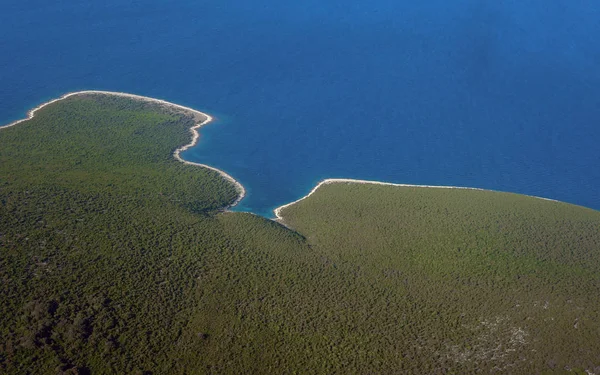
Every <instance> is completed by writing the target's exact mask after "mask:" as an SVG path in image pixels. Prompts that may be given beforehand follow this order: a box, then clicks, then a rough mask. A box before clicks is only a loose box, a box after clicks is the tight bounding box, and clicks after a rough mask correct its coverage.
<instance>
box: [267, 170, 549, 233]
mask: <svg viewBox="0 0 600 375" xmlns="http://www.w3.org/2000/svg"><path fill="white" fill-rule="evenodd" d="M335 183H353V184H373V185H386V186H397V187H417V188H434V189H463V190H479V191H494V190H487V189H480V188H473V187H463V186H436V185H410V184H395V183H392V182H383V181H369V180H355V179H351V178H327V179H325V180H323V181H321V182H319V183H318V184H317V186H315V187H314V188H313V189H312V190H311V191H310V193H308V194H307V195H305V196H303V197H302V198H300V199H297V200H295V201H293V202H291V203H287V204H284V205H283V206H280V207H277V208H276V209H275V210H273V212H274V213H275V221H277V222H279V223H283V216H282V215H281V211H282V210H283V209H284V208H286V207H289V206H291V205H294V204H296V203H298V202H300V201H303V200H304V199H306V198H308V197H310V196H311V195H313V194H314V193H315V192H316V191H317V190H318V189H319V188H320V187H321V186H323V185H327V184H335ZM522 195H525V194H522ZM527 196H528V197H532V198H537V199H543V200H547V201H551V202H559V201H557V200H554V199H549V198H543V197H536V196H533V195H527Z"/></svg>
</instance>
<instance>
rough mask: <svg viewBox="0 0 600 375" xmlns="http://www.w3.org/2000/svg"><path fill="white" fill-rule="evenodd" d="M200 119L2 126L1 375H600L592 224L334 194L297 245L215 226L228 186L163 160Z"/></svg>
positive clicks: (113, 103) (387, 192) (480, 206)
mask: <svg viewBox="0 0 600 375" xmlns="http://www.w3.org/2000/svg"><path fill="white" fill-rule="evenodd" d="M193 123H194V119H193V118H192V117H191V116H190V115H185V114H183V113H178V112H177V111H173V110H172V109H167V108H164V107H160V106H157V105H156V104H147V103H146V104H143V103H141V102H138V101H135V100H131V99H126V98H119V97H114V96H106V95H85V96H84V95H81V96H76V97H70V98H68V99H66V100H64V101H61V102H58V103H55V104H53V105H50V106H48V107H45V108H44V109H43V110H41V111H39V112H38V113H37V115H36V117H35V118H34V119H32V120H30V121H27V122H25V123H22V124H19V125H18V126H15V127H12V128H7V129H0V292H1V294H0V296H1V297H0V337H1V340H0V373H9V374H23V373H25V374H26V373H31V374H41V373H61V372H64V373H82V374H85V373H92V374H97V373H108V374H122V373H139V374H144V373H147V374H150V373H151V374H178V373H207V374H227V373H230V374H241V373H302V374H304V373H308V374H309V373H320V374H330V373H363V374H374V373H416V374H423V373H469V372H475V371H476V370H478V371H480V372H482V373H489V372H491V371H497V372H510V373H541V372H545V371H547V372H550V373H553V372H560V371H564V370H565V369H572V370H574V371H584V370H586V369H588V370H594V368H595V367H597V366H600V324H599V323H600V316H598V312H599V309H600V301H599V299H598V296H599V295H600V294H599V292H600V291H599V285H600V277H599V276H600V272H599V271H598V270H600V268H599V267H598V266H599V264H598V263H599V262H600V256H599V255H600V254H599V253H600V213H599V212H596V211H592V210H587V209H583V208H580V207H575V206H571V205H567V204H560V203H553V202H546V201H541V200H536V199H532V198H526V197H522V196H518V195H511V194H500V193H490V192H478V191H458V190H434V189H407V188H395V187H384V186H374V185H357V184H336V185H328V186H325V187H322V188H321V189H319V190H318V192H317V193H316V194H314V195H313V196H311V197H310V198H309V199H306V200H304V201H302V202H300V203H298V204H297V205H294V206H291V207H289V208H287V209H285V210H284V212H283V214H284V216H285V220H286V224H288V225H290V226H291V227H293V228H295V229H296V230H297V232H295V231H292V230H289V229H286V228H284V227H282V226H281V225H279V224H277V223H274V222H272V221H269V220H266V219H263V218H260V217H257V216H254V215H250V214H242V213H221V209H222V207H226V206H227V205H228V204H230V203H231V202H233V201H234V200H235V198H236V191H235V187H234V186H233V185H232V184H230V183H229V182H227V181H225V180H224V179H223V178H221V177H220V176H219V175H218V173H216V172H214V171H211V170H207V169H204V168H199V167H195V166H190V165H184V164H182V163H180V162H177V161H175V160H174V159H173V156H172V153H173V151H174V149H175V148H177V147H178V146H180V145H182V144H185V143H188V142H189V139H190V134H189V128H190V126H192V125H193ZM597 370H600V369H597ZM596 372H600V371H596Z"/></svg>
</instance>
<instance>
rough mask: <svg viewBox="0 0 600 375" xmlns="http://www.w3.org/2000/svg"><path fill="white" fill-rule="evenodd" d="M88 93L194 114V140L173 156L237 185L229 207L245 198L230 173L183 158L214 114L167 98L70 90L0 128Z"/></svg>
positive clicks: (21, 121)
mask: <svg viewBox="0 0 600 375" xmlns="http://www.w3.org/2000/svg"><path fill="white" fill-rule="evenodd" d="M88 94H92V95H112V96H120V97H125V98H131V99H135V100H140V101H144V102H150V103H156V104H160V105H164V106H166V107H170V108H173V109H177V110H181V111H184V112H187V113H191V114H193V115H194V119H195V120H196V121H197V122H196V124H195V125H194V126H193V127H192V128H191V129H190V131H191V132H192V141H191V142H190V143H188V144H187V145H184V146H181V147H179V148H178V149H176V150H175V152H174V153H173V156H174V157H175V159H177V160H179V161H180V162H182V163H184V164H190V165H195V166H199V167H203V168H208V169H211V170H213V171H216V172H218V173H219V174H220V175H221V176H223V178H225V179H226V180H228V181H230V182H231V183H232V184H234V185H235V188H236V190H237V191H238V197H237V199H236V200H235V201H234V202H233V203H232V204H231V205H230V206H229V207H228V208H231V207H234V206H236V205H237V204H238V203H239V202H240V201H241V200H242V199H244V197H245V196H246V189H244V186H243V185H242V184H240V183H239V182H238V181H237V180H236V179H234V178H233V177H231V176H230V175H229V174H227V173H226V172H224V171H222V170H220V169H217V168H214V167H211V166H210V165H206V164H201V163H195V162H191V161H187V160H185V159H183V158H182V157H181V153H182V152H183V151H186V150H187V149H189V148H191V147H194V146H195V145H196V144H197V143H198V139H199V138H200V134H199V133H198V129H200V128H201V127H202V126H204V125H206V124H208V123H209V122H211V121H212V120H213V118H212V116H210V115H208V114H206V113H204V112H200V111H197V110H195V109H193V108H189V107H184V106H182V105H179V104H175V103H171V102H168V101H166V100H162V99H155V98H150V97H147V96H141V95H135V94H128V93H124V92H113V91H98V90H85V91H76V92H70V93H67V94H65V95H63V96H61V97H60V98H57V99H53V100H50V101H47V102H45V103H42V104H40V105H38V106H37V107H35V108H33V109H32V110H30V111H29V112H27V118H24V119H21V120H17V121H14V122H12V123H10V124H8V125H6V126H2V127H0V129H2V128H9V127H12V126H15V125H19V124H21V123H23V122H25V121H28V120H31V119H32V118H33V117H34V116H35V114H36V112H37V111H39V110H41V109H42V108H44V107H46V106H48V105H50V104H53V103H56V102H58V101H61V100H65V99H67V98H69V97H72V96H76V95H88Z"/></svg>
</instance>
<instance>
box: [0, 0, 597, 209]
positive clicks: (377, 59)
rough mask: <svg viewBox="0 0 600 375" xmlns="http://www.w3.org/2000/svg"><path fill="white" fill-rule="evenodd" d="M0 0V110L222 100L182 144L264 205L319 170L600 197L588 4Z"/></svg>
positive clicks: (593, 26) (293, 191)
mask: <svg viewBox="0 0 600 375" xmlns="http://www.w3.org/2000/svg"><path fill="white" fill-rule="evenodd" d="M123 3H124V2H123V1H117V0H102V1H99V0H91V1H72V0H69V1H66V0H58V1H53V2H48V1H39V0H30V1H27V2H22V1H15V0H4V1H2V4H0V122H1V123H7V122H10V121H12V120H15V119H18V118H21V117H23V115H24V114H25V112H26V111H27V110H28V109H29V108H31V107H33V106H35V105H36V104H39V103H40V102H43V101H46V100H47V99H50V98H53V97H56V96H58V95H60V94H63V93H65V92H69V91H75V90H83V89H101V90H113V91H126V92H132V93H136V94H141V95H147V96H152V97H158V98H163V99H166V100H169V101H172V102H176V103H180V104H183V105H187V106H191V107H194V108H198V109H200V110H204V111H207V112H209V113H212V114H215V115H216V116H217V117H218V119H219V121H217V122H215V123H214V124H212V125H210V126H208V127H206V128H204V129H203V130H202V132H201V133H202V141H201V143H200V145H199V146H198V147H197V148H195V149H193V150H191V151H189V152H187V153H186V154H185V155H184V156H185V157H186V158H188V159H190V160H195V161H200V162H202V163H207V164H210V165H213V166H216V167H218V168H221V169H224V170H225V171H227V172H228V173H230V174H231V175H232V176H233V177H235V178H236V179H238V180H239V181H240V182H241V183H242V184H243V185H244V186H245V187H246V188H247V189H248V191H249V196H248V197H247V198H246V199H245V200H244V201H243V202H242V204H241V206H240V209H242V210H251V211H253V212H256V213H259V214H263V215H270V211H271V209H272V208H274V207H276V206H278V205H281V204H283V203H287V202H289V201H292V200H295V199H297V198H299V197H300V196H302V195H304V194H306V193H307V192H308V191H309V190H310V189H311V188H312V186H314V184H315V183H317V182H318V181H319V180H320V179H322V178H326V177H348V178H361V179H375V180H385V181H390V182H400V183H412V184H435V185H461V186H473V187H481V188H488V189H495V190H504V191H512V192H518V193H525V194H531V195H538V196H543V197H549V198H554V199H559V200H563V201H567V202H572V203H576V204H580V205H584V206H588V207H592V208H595V209H600V192H599V190H598V186H600V147H599V143H600V39H599V38H598V36H600V2H598V1H597V0H577V1H574V0H552V1H548V0H503V1H498V0H493V1H492V0H489V1H488V0H454V1H448V0H423V1H408V0H370V1H366V0H365V1H357V0H345V1H341V0H329V1H317V0H306V1H302V2H292V1H281V0H255V1H252V2H249V1H245V0H218V1H217V0H209V1H197V0H194V1H191V0H190V1H188V0H186V1H172V2H166V1H156V0H146V1H131V2H129V4H127V5H124V4H123Z"/></svg>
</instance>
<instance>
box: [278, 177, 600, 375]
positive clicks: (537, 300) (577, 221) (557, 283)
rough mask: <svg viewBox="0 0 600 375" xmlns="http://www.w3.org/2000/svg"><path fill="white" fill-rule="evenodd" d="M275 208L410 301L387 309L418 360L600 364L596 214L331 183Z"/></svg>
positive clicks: (599, 228) (518, 199) (538, 368)
mask: <svg viewBox="0 0 600 375" xmlns="http://www.w3.org/2000/svg"><path fill="white" fill-rule="evenodd" d="M283 215H284V217H285V220H286V223H288V224H289V225H290V226H291V227H293V228H295V229H297V230H298V231H299V232H300V233H305V234H306V236H307V240H308V242H309V243H310V244H311V245H312V246H313V249H314V250H315V251H317V252H319V253H322V254H323V256H326V257H328V258H329V259H330V260H331V261H332V262H335V263H337V264H343V265H345V266H347V267H356V269H359V270H360V275H361V277H364V278H365V279H368V280H369V281H371V282H373V283H376V284H380V285H387V286H388V287H389V288H390V290H392V291H394V294H395V297H396V298H400V299H402V300H404V301H406V303H408V304H412V305H413V306H415V307H416V309H415V310H413V314H409V313H400V312H397V311H396V312H395V314H397V315H396V316H397V317H398V318H400V317H401V318H402V320H401V322H402V323H401V326H402V328H399V327H395V329H398V334H399V335H405V334H407V333H409V332H410V334H409V335H412V340H411V341H412V344H413V345H414V346H415V347H416V348H417V349H418V352H417V353H419V354H417V356H421V357H429V358H430V359H435V360H434V361H433V362H434V363H435V362H436V361H442V362H445V363H446V364H448V362H450V363H452V365H451V367H454V366H459V367H457V368H462V370H459V371H458V372H459V373H460V372H463V371H465V369H473V370H474V369H475V368H479V369H485V370H484V371H483V372H488V371H491V370H498V371H500V370H502V371H506V372H509V373H540V372H544V371H549V372H555V371H556V372H561V371H564V370H565V369H572V370H573V371H575V372H577V371H579V372H582V371H584V370H585V369H588V370H592V371H594V372H596V373H597V372H599V371H598V370H600V367H599V366H600V315H599V314H600V212H597V211H594V210H590V209H585V208H582V207H577V206H573V205H569V204H565V203H558V202H550V201H545V200H541V199H535V198H531V197H525V196H520V195H516V194H508V193H496V192H486V191H475V190H459V189H424V188H416V187H415V188H408V187H390V186H381V185H372V184H353V183H350V184H348V183H338V184H330V185H324V186H323V187H321V188H320V189H319V190H317V192H316V193H315V194H314V195H312V196H311V197H310V198H309V199H306V200H303V201H301V202H299V203H298V204H296V205H293V206H290V207H288V208H287V209H284V210H283ZM390 334H391V332H388V335H390ZM409 337H410V336H409ZM402 346H404V347H405V348H406V349H408V347H409V346H410V344H409V343H408V342H406V341H404V342H403V343H402ZM406 349H403V350H402V352H403V353H405V352H406ZM409 358H410V355H409Z"/></svg>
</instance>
